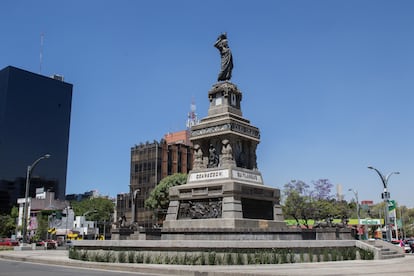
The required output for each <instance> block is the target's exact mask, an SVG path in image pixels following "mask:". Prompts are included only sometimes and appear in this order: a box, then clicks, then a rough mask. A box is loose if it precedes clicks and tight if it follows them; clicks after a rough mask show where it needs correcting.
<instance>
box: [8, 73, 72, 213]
mask: <svg viewBox="0 0 414 276" xmlns="http://www.w3.org/2000/svg"><path fill="white" fill-rule="evenodd" d="M72 88H73V85H72V84H69V83H65V82H64V81H63V80H62V78H59V77H46V76H42V75H38V74H34V73H31V72H28V71H25V70H21V69H18V68H15V67H12V66H8V67H6V68H4V69H2V70H1V71H0V213H5V212H9V210H10V208H11V206H13V205H16V204H17V198H22V197H24V193H25V182H26V172H27V166H29V165H31V164H32V163H33V162H34V161H35V160H36V159H37V158H39V157H41V156H43V155H44V154H47V153H49V154H50V155H51V157H50V158H49V159H45V160H42V161H41V162H39V163H38V164H37V165H36V166H35V168H34V169H33V170H32V173H31V178H30V179H31V185H30V189H29V193H30V196H31V197H34V195H35V191H36V188H41V187H44V188H45V189H46V190H51V191H54V192H55V195H56V197H57V198H59V199H64V198H65V191H66V171H67V160H68V145H69V128H70V113H71V104H72Z"/></svg>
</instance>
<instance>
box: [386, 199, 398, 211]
mask: <svg viewBox="0 0 414 276" xmlns="http://www.w3.org/2000/svg"><path fill="white" fill-rule="evenodd" d="M396 206H397V204H396V203H395V200H388V211H393V210H395V208H396Z"/></svg>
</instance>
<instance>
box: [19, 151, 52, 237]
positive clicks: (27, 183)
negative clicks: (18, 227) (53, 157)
mask: <svg viewBox="0 0 414 276" xmlns="http://www.w3.org/2000/svg"><path fill="white" fill-rule="evenodd" d="M49 157H50V154H45V155H43V156H41V157H39V158H38V159H37V160H36V161H34V162H33V164H32V165H29V166H27V174H26V191H25V194H24V209H23V243H27V212H28V206H27V205H28V197H29V186H30V175H31V172H32V170H33V169H34V167H35V166H36V165H37V163H39V162H40V161H41V160H43V159H47V158H49Z"/></svg>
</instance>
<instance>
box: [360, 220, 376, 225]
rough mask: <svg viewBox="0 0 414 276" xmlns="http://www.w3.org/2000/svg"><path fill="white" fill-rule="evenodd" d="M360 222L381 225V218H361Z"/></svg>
mask: <svg viewBox="0 0 414 276" xmlns="http://www.w3.org/2000/svg"><path fill="white" fill-rule="evenodd" d="M361 224H363V225H381V220H379V219H361Z"/></svg>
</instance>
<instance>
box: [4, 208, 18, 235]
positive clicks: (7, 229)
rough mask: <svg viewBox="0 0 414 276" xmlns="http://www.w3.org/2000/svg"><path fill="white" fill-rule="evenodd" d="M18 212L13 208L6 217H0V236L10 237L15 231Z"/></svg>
mask: <svg viewBox="0 0 414 276" xmlns="http://www.w3.org/2000/svg"><path fill="white" fill-rule="evenodd" d="M18 216H19V210H18V209H17V207H13V208H12V209H11V211H10V214H8V215H0V236H1V237H10V236H11V235H13V234H14V233H15V231H16V226H17V217H18Z"/></svg>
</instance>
